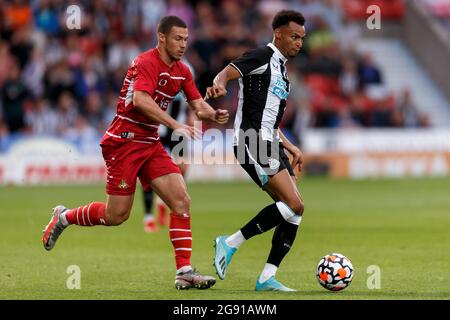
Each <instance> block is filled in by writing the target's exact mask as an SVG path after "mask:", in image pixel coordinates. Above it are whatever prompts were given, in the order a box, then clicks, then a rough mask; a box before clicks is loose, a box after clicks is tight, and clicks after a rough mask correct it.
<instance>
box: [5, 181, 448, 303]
mask: <svg viewBox="0 0 450 320" xmlns="http://www.w3.org/2000/svg"><path fill="white" fill-rule="evenodd" d="M299 188H300V190H301V193H302V195H303V197H304V200H305V204H306V205H305V207H306V210H305V214H304V218H303V221H302V224H301V226H300V230H299V233H298V235H297V239H296V242H295V244H294V246H293V247H292V249H291V251H290V253H289V255H288V256H287V257H286V259H285V260H284V261H283V263H282V265H281V267H280V269H279V271H278V274H277V277H278V279H279V280H280V281H281V282H283V283H284V284H286V285H287V286H289V287H293V288H295V289H297V290H298V292H295V293H270V292H267V293H260V292H255V291H254V286H255V281H256V278H257V276H258V275H259V273H260V271H261V269H262V267H263V265H264V263H265V261H266V258H267V255H268V251H269V247H270V242H271V235H272V232H267V233H266V234H264V235H261V236H258V237H255V238H253V239H251V240H250V241H248V242H247V243H245V244H244V245H243V246H242V247H241V248H240V249H239V251H238V252H237V253H236V255H235V256H234V258H233V261H232V263H231V265H230V267H229V270H228V274H227V278H226V279H225V280H224V281H221V280H219V279H218V282H217V283H216V285H215V286H214V287H213V288H212V289H210V290H196V289H191V290H188V291H177V290H175V288H174V285H173V281H174V271H175V267H174V258H173V253H172V252H173V251H172V250H173V249H172V247H171V244H170V242H169V239H168V231H167V228H166V229H162V230H161V231H160V232H159V233H156V234H146V233H144V231H143V225H142V211H143V209H142V195H141V193H140V192H138V193H137V194H136V199H135V206H134V209H133V212H132V215H131V218H130V219H129V220H128V221H127V222H126V223H124V224H123V225H121V226H119V227H110V228H107V227H103V226H100V227H92V228H82V227H77V226H71V227H69V228H68V229H67V230H66V231H65V232H64V234H63V235H62V236H61V238H60V239H59V240H58V243H57V244H56V246H55V248H54V249H53V250H52V251H51V252H47V251H45V250H44V248H43V247H42V243H41V231H42V229H43V226H44V225H45V224H47V222H48V220H49V212H50V209H51V207H52V206H54V205H57V204H64V205H66V206H68V207H73V206H79V205H83V204H86V203H88V202H92V201H104V187H103V186H71V187H67V186H57V187H55V186H52V187H44V186H36V187H1V189H0V238H1V241H0V299H192V300H194V299H195V300H197V299H199V300H201V299H213V300H215V299H217V300H222V299H233V300H234V299H250V300H260V299H283V300H285V299H295V300H300V299H314V300H316V299H450V259H449V253H450V232H449V230H450V180H449V179H407V180H362V181H348V180H327V179H316V178H306V179H303V180H302V181H300V182H299ZM139 191H140V190H139ZM189 192H190V195H191V198H192V227H193V236H194V242H193V256H192V261H193V264H194V266H195V267H197V268H198V269H199V270H201V271H202V272H204V273H208V274H212V275H213V274H214V269H213V267H212V259H213V246H212V244H213V239H214V238H215V237H216V236H217V235H223V234H230V233H232V232H234V231H236V230H237V229H238V228H240V227H241V226H242V225H243V224H244V223H245V222H246V221H248V219H249V218H251V217H252V216H254V215H255V214H256V213H257V212H258V211H259V210H260V209H261V208H262V207H264V206H266V205H267V204H269V203H270V202H271V201H270V199H269V198H268V196H267V195H265V193H263V192H261V191H260V190H258V188H257V187H256V186H255V185H254V184H252V183H250V182H248V183H245V182H242V183H208V184H201V183H192V184H189ZM331 252H340V253H343V254H344V255H346V256H347V257H348V258H350V259H351V260H352V262H353V266H354V268H355V277H354V280H353V283H352V284H351V285H350V286H349V287H348V288H347V289H345V290H343V291H341V292H338V293H334V292H329V291H326V290H325V289H323V288H322V287H321V286H320V285H319V284H318V282H317V280H316V278H315V268H316V265H317V263H318V261H319V259H320V258H321V257H322V256H323V255H325V254H327V253H331ZM71 265H77V266H79V267H80V270H81V288H80V289H79V290H77V289H72V290H70V289H68V288H67V280H68V279H69V277H70V276H71V274H69V273H67V269H68V267H69V266H71ZM371 265H376V266H378V267H379V268H380V272H381V273H380V275H381V278H380V279H381V288H380V289H369V288H368V286H367V281H368V279H369V277H370V276H371V275H372V274H369V273H367V269H368V267H369V266H371ZM369 282H371V281H370V279H369Z"/></svg>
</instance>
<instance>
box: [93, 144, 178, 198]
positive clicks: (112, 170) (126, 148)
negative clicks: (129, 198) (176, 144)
mask: <svg viewBox="0 0 450 320" xmlns="http://www.w3.org/2000/svg"><path fill="white" fill-rule="evenodd" d="M101 147H102V154H103V159H105V163H106V172H107V179H106V193H107V194H109V195H131V194H134V192H135V190H136V178H139V180H140V181H141V184H142V186H143V187H144V190H147V189H148V188H149V183H150V181H152V180H153V179H156V178H158V177H161V176H164V175H166V174H169V173H180V174H181V171H180V168H178V166H177V165H176V164H175V163H174V162H173V161H172V158H171V157H170V156H169V155H168V154H167V152H166V150H165V149H164V147H163V146H162V144H161V142H159V141H158V142H156V143H152V144H148V143H140V142H132V141H124V142H122V141H120V142H114V143H111V144H109V143H108V144H102V145H101Z"/></svg>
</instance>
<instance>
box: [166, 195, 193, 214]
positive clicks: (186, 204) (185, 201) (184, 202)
mask: <svg viewBox="0 0 450 320" xmlns="http://www.w3.org/2000/svg"><path fill="white" fill-rule="evenodd" d="M190 208H191V197H190V196H189V195H188V194H187V193H185V194H183V195H182V196H180V197H178V199H176V200H175V201H174V204H173V208H171V209H172V210H173V211H174V212H181V213H185V212H189V210H190Z"/></svg>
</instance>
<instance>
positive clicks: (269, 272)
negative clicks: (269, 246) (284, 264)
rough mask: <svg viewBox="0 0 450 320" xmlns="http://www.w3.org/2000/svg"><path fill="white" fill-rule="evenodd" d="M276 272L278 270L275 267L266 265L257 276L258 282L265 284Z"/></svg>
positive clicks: (269, 264)
mask: <svg viewBox="0 0 450 320" xmlns="http://www.w3.org/2000/svg"><path fill="white" fill-rule="evenodd" d="M277 270H278V267H277V266H275V265H273V264H271V263H266V264H265V265H264V269H263V271H262V272H261V275H260V276H259V282H261V283H263V282H266V281H267V280H269V278H270V277H271V276H275V274H276V273H277Z"/></svg>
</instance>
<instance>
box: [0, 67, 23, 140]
mask: <svg viewBox="0 0 450 320" xmlns="http://www.w3.org/2000/svg"><path fill="white" fill-rule="evenodd" d="M8 71H9V72H8V75H7V78H6V80H5V82H4V83H3V86H2V88H1V99H2V105H3V117H4V120H5V122H6V124H7V126H8V128H9V130H10V132H11V133H16V132H20V131H22V130H24V129H25V102H26V100H27V98H28V91H27V88H26V86H25V84H24V83H23V81H22V80H21V79H20V66H19V63H18V62H17V61H13V63H12V64H11V65H10V66H9V67H8Z"/></svg>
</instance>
